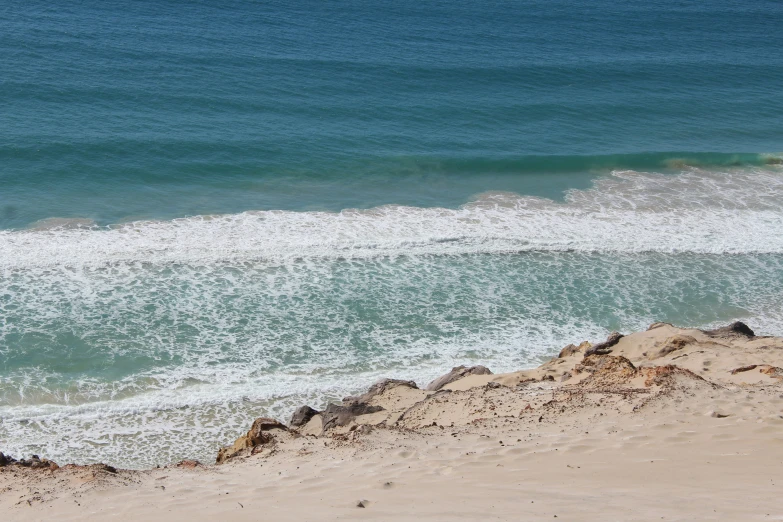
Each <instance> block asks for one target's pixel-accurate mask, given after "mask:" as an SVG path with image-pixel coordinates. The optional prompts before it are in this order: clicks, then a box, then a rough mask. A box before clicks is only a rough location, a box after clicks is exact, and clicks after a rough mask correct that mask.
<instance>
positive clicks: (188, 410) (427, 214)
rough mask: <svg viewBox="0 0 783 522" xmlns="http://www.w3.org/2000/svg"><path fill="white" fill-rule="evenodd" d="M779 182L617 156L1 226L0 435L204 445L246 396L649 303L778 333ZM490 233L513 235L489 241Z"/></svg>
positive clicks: (143, 460) (436, 358)
mask: <svg viewBox="0 0 783 522" xmlns="http://www.w3.org/2000/svg"><path fill="white" fill-rule="evenodd" d="M782 180H783V173H781V171H780V170H775V169H745V170H737V171H732V172H727V173H714V172H706V171H700V170H695V169H694V170H689V171H686V172H684V173H683V174H681V175H680V176H663V175H658V174H646V173H636V172H616V173H615V174H614V175H613V176H611V177H608V178H605V179H601V180H599V181H597V182H596V185H595V187H594V188H592V189H589V190H584V191H572V192H570V193H569V194H567V197H566V200H565V201H564V202H561V203H558V202H553V201H549V200H544V199H537V198H530V197H523V196H519V195H514V194H503V193H492V194H484V195H481V196H479V197H478V198H476V200H475V201H473V202H472V203H470V204H467V205H465V206H464V207H462V208H460V209H422V208H410V207H399V206H389V207H382V208H376V209H370V210H347V211H343V212H340V213H316V212H299V213H297V212H280V211H277V212H246V213H243V214H238V215H230V216H201V217H194V218H186V219H179V220H174V221H170V222H138V223H129V224H125V225H121V226H117V227H112V228H99V227H87V228H85V227H83V226H80V227H72V226H71V227H66V228H63V227H57V226H55V227H54V228H52V227H49V226H48V225H47V227H46V229H44V230H40V229H38V230H24V231H13V232H2V233H0V359H2V361H3V367H4V368H5V371H4V372H3V373H2V374H0V440H2V441H3V442H4V451H9V452H11V453H12V454H23V453H30V452H39V453H42V454H44V455H46V456H48V457H50V458H55V459H59V460H64V461H70V460H75V461H82V462H91V461H97V460H104V461H109V462H111V463H114V464H119V465H124V466H133V467H144V466H149V465H154V464H157V463H161V464H162V463H165V462H171V461H174V460H176V459H178V458H184V457H198V458H201V459H209V458H210V457H211V456H213V455H214V451H215V449H216V447H217V445H218V444H220V443H224V442H226V441H228V440H231V438H232V437H234V436H235V435H236V434H237V433H238V432H239V431H241V430H242V429H245V428H246V426H247V425H248V424H249V422H250V421H251V420H252V418H253V417H254V416H258V415H262V414H265V415H273V416H279V417H287V415H289V414H290V412H291V411H292V409H293V408H294V407H295V406H298V405H299V404H302V403H306V402H307V403H310V404H312V405H314V406H322V405H324V404H325V402H326V401H328V400H333V399H336V398H340V397H342V396H344V395H348V394H350V393H355V392H357V391H359V390H361V389H362V388H363V387H366V386H367V385H369V384H370V383H372V382H373V381H374V380H376V379H377V378H380V377H388V376H392V377H402V378H414V379H416V380H417V381H418V382H419V383H420V384H425V383H426V382H427V381H428V380H429V379H431V378H433V377H435V376H436V375H438V374H439V373H441V372H443V371H444V370H446V369H448V368H449V367H451V366H453V365H456V364H462V363H482V364H486V365H488V366H490V367H491V368H492V369H493V370H495V371H504V370H511V369H516V368H520V367H525V366H533V365H536V364H538V363H539V362H541V361H542V359H543V358H545V357H546V356H547V355H551V354H552V353H554V352H555V351H556V350H557V349H559V348H560V347H562V346H563V345H565V344H567V343H570V342H579V341H581V340H584V339H590V340H597V339H600V338H602V337H603V336H605V335H606V334H607V333H608V331H609V330H610V329H615V328H619V329H623V330H626V331H628V330H633V329H638V328H643V327H645V326H646V325H647V324H649V323H650V322H653V321H656V320H671V321H674V322H678V323H680V324H690V325H693V326H711V325H715V324H718V323H721V322H725V321H728V320H731V319H736V318H743V319H745V320H747V321H748V322H749V323H750V324H751V326H753V327H754V328H755V329H756V330H757V331H759V332H760V333H770V334H783V316H781V315H780V314H779V313H777V312H776V310H777V303H779V302H780V299H781V297H782V296H783V277H781V276H782V275H783V256H779V255H777V254H779V253H781V252H783V226H782V225H783V221H782V220H783V210H782V209H781V206H780V204H779V201H783V181H782ZM50 224H51V223H50ZM509 252H511V253H514V252H525V254H524V255H494V254H503V253H509ZM639 252H645V254H643V255H639V254H638V253H639ZM460 254H479V255H460ZM705 254H706V255H705ZM716 254H736V255H716ZM183 433H186V434H187V437H188V440H191V441H192V444H191V445H190V446H189V447H188V448H185V449H183V448H182V447H181V445H178V444H176V443H175V441H176V440H178V439H181V438H182V436H183ZM139 448H145V451H140V450H139Z"/></svg>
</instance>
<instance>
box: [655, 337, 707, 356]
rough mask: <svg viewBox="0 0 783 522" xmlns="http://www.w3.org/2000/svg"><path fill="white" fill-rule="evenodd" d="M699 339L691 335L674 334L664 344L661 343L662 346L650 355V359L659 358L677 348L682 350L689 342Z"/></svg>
mask: <svg viewBox="0 0 783 522" xmlns="http://www.w3.org/2000/svg"><path fill="white" fill-rule="evenodd" d="M697 342H698V341H697V340H696V338H695V337H691V336H690V335H679V334H678V335H673V336H671V337H669V338H667V339H666V340H665V341H664V342H663V344H662V345H661V348H660V349H659V350H658V351H657V352H655V353H654V354H652V355H650V356H649V358H650V359H657V358H659V357H666V356H667V355H669V354H670V353H672V352H676V351H677V350H682V349H683V348H685V347H686V346H688V345H689V344H695V343H697Z"/></svg>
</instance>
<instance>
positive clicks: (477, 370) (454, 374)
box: [425, 365, 492, 391]
mask: <svg viewBox="0 0 783 522" xmlns="http://www.w3.org/2000/svg"><path fill="white" fill-rule="evenodd" d="M468 375H492V372H491V371H489V368H487V367H486V366H481V365H478V366H471V367H470V368H468V367H466V366H457V367H455V368H452V369H451V371H450V372H449V373H447V374H446V375H442V376H440V377H438V378H437V379H435V380H434V381H432V382H431V383H429V384H428V385H427V388H425V389H426V390H427V391H438V390H440V389H441V388H443V387H444V386H446V385H447V384H450V383H452V382H454V381H457V380H459V379H462V378H463V377H467V376H468Z"/></svg>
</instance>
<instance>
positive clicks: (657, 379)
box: [0, 324, 783, 521]
mask: <svg viewBox="0 0 783 522" xmlns="http://www.w3.org/2000/svg"><path fill="white" fill-rule="evenodd" d="M780 368H783V339H781V338H771V337H756V336H753V335H752V332H749V331H748V330H745V329H743V325H741V324H740V325H736V324H735V325H733V326H732V327H728V328H725V329H721V330H718V331H713V332H703V331H700V330H694V329H680V328H675V327H673V326H671V325H666V324H656V325H653V326H652V327H651V329H650V330H648V331H645V332H638V333H634V334H631V335H627V336H624V337H621V336H619V335H617V336H614V337H611V338H610V341H609V342H608V343H602V344H601V345H595V346H591V345H590V344H589V343H583V344H582V345H580V346H573V345H572V346H569V347H566V348H565V349H564V350H563V352H561V357H557V358H554V359H552V360H551V361H549V362H547V363H546V364H544V365H542V366H541V367H539V368H536V369H533V370H525V371H520V372H515V373H510V374H502V375H492V374H483V375H481V374H479V375H468V376H465V377H462V378H459V379H457V380H455V381H453V382H450V383H447V384H445V385H444V386H443V387H442V388H441V389H439V390H424V389H420V388H419V387H416V386H415V385H414V384H413V383H409V382H405V381H386V382H384V383H380V384H379V385H376V386H374V387H373V388H371V389H370V390H368V392H367V393H365V394H364V395H362V396H359V397H353V398H347V399H346V400H345V401H344V402H343V404H340V405H333V406H331V407H330V408H327V409H326V410H325V411H324V412H321V413H319V414H317V415H315V416H312V418H310V419H309V420H307V419H306V417H305V418H303V419H300V420H305V421H306V422H303V424H302V425H301V426H298V427H295V428H290V427H286V426H283V425H280V424H276V423H274V422H273V421H271V420H269V421H257V422H256V423H255V424H254V426H253V427H252V428H251V430H250V431H249V432H248V434H247V435H245V436H243V437H240V439H238V440H237V441H235V442H234V444H232V445H229V446H227V447H226V449H224V450H222V452H221V454H220V460H221V461H222V462H223V463H222V464H220V465H194V463H192V462H184V463H182V464H181V465H179V466H170V467H167V468H161V469H154V470H148V471H127V470H115V469H113V468H111V467H106V466H103V465H95V466H63V467H60V468H58V469H53V467H51V466H48V465H47V466H39V467H37V468H36V469H32V468H30V467H24V466H20V465H13V464H11V465H7V466H5V467H2V468H0V510H2V513H3V517H4V520H37V519H41V520H43V519H44V518H46V519H48V518H51V517H57V518H58V519H59V520H94V519H101V520H105V519H107V518H108V519H112V518H113V519H119V520H129V519H143V520H169V521H175V520H180V519H182V520H213V519H223V520H263V519H275V520H297V521H299V520H314V521H316V520H319V521H320V520H338V519H341V520H342V519H347V520H352V519H371V520H421V519H425V520H544V519H553V518H555V517H557V518H558V519H562V520H743V521H744V520H780V519H783V503H781V502H780V500H779V493H780V491H781V488H783V466H781V464H783V400H781V399H783V386H781V384H780V383H781V381H783V370H781V369H780ZM311 413H312V412H311ZM183 443H187V442H186V441H183Z"/></svg>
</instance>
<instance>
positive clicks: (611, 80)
mask: <svg viewBox="0 0 783 522" xmlns="http://www.w3.org/2000/svg"><path fill="white" fill-rule="evenodd" d="M616 4H620V5H616ZM782 24H783V6H782V5H781V4H780V3H779V2H773V1H761V0H753V1H742V2H740V1H727V0H720V1H716V2H710V3H703V2H689V1H686V2H673V1H666V2H663V1H653V2H624V3H616V2H608V1H604V0H597V1H590V2H584V1H577V0H572V1H563V0H561V1H557V0H556V1H547V2H538V1H512V2H466V1H451V2H430V1H417V2H407V1H401V2H391V3H389V2H373V1H368V2H334V3H327V2H308V1H302V2H263V3H260V2H251V1H241V2H240V1H236V2H232V1H227V2H219V3H214V2H175V1H167V0H157V1H155V2H148V1H143V0H142V1H138V2H115V1H113V0H103V1H97V0H94V1H93V0H87V1H85V2H81V3H78V4H75V5H59V4H53V3H50V2H46V3H44V2H35V1H25V2H18V1H16V0H8V1H6V2H5V3H4V4H3V5H2V6H0V450H1V451H4V452H7V453H11V454H13V455H15V456H22V455H26V454H29V453H38V454H41V455H42V456H46V457H48V458H52V459H54V460H57V461H60V462H70V461H76V462H83V463H88V462H97V461H104V462H109V463H111V464H115V465H121V466H127V467H134V468H140V467H149V466H154V465H156V464H166V463H169V462H173V461H176V460H178V459H181V458H185V457H188V458H199V459H202V460H204V461H211V460H212V459H213V458H214V455H215V453H216V450H217V448H218V447H219V446H220V445H221V444H225V443H228V442H230V441H231V440H233V438H234V437H236V436H237V435H238V434H239V433H240V432H242V431H243V430H246V429H247V428H248V426H249V425H250V423H251V421H252V419H253V418H255V417H257V416H261V415H268V416H276V417H279V418H281V419H283V420H285V419H286V418H287V417H288V416H289V415H290V413H291V412H292V411H293V409H294V408H295V407H296V406H298V405H301V404H305V403H308V404H310V405H312V406H314V407H322V406H324V405H325V404H326V402H327V401H329V400H336V399H339V398H341V397H343V396H345V395H348V394H351V393H356V392H357V391H360V390H362V389H363V388H364V387H366V386H367V385H369V384H371V383H372V382H374V381H375V380H377V379H378V378H381V377H399V378H406V379H410V378H413V379H415V380H416V381H417V382H418V383H419V384H420V385H425V384H426V383H427V382H428V381H429V380H430V379H432V378H434V377H436V376H437V375H439V374H441V373H443V372H445V371H447V370H448V369H449V368H451V366H454V365H457V364H484V365H487V366H489V367H490V368H491V369H492V370H494V371H498V372H499V371H510V370H514V369H519V368H525V367H531V366H535V365H537V364H540V363H541V362H542V361H545V360H546V359H547V358H549V357H551V356H552V355H553V354H556V353H557V351H558V350H559V349H560V348H562V347H563V346H564V345H566V344H568V343H572V342H576V343H578V342H580V341H582V340H585V339H588V340H592V341H596V340H601V339H602V338H604V337H605V336H606V335H607V334H608V333H609V332H611V331H613V330H619V331H622V332H630V331H633V330H637V329H640V328H645V327H646V326H647V325H648V324H649V323H651V322H654V321H668V322H672V323H674V324H677V325H683V326H695V327H710V326H714V325H719V324H723V323H726V322H729V321H732V320H737V319H739V320H743V321H745V322H747V323H748V324H749V325H750V326H751V327H752V328H753V329H754V330H756V331H757V332H758V333H761V334H775V335H783V309H781V306H780V303H781V302H782V301H783V207H782V206H781V201H783V166H781V157H782V156H781V154H780V152H781V151H783V124H782V123H781V122H783V89H781V85H783V32H781V31H780V30H779V28H780V27H781V25H782Z"/></svg>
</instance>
